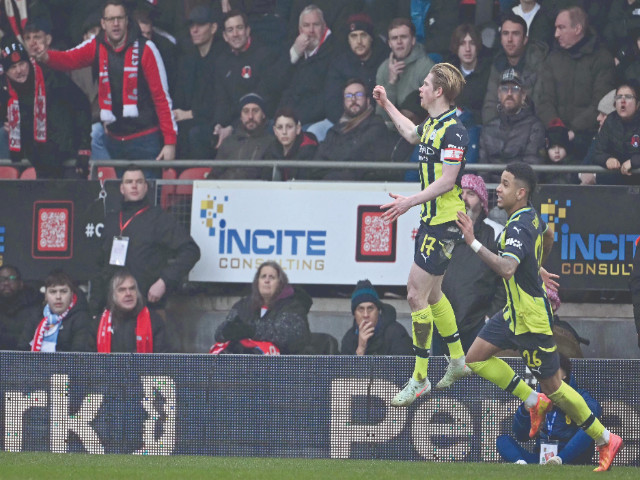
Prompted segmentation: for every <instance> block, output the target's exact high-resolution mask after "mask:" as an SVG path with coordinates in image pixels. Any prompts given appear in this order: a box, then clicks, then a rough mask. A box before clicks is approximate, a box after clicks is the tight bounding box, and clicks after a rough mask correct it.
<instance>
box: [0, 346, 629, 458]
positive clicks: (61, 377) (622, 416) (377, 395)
mask: <svg viewBox="0 0 640 480" xmlns="http://www.w3.org/2000/svg"><path fill="white" fill-rule="evenodd" d="M507 360H508V362H509V363H510V364H511V365H512V366H513V367H514V369H515V370H516V372H517V373H519V374H520V375H525V371H524V366H523V364H522V363H521V361H520V360H518V359H507ZM573 366H574V374H575V376H576V378H577V380H578V384H579V385H580V386H581V387H583V388H585V389H587V390H588V391H589V392H590V393H591V394H592V395H593V396H594V397H595V398H596V399H597V400H599V401H600V402H601V404H602V407H603V422H604V423H605V424H606V425H607V426H608V427H609V428H610V429H611V430H612V431H614V432H616V433H618V434H620V435H621V436H622V437H623V439H624V441H625V445H626V448H625V449H623V450H622V451H621V453H620V454H619V455H618V456H617V457H616V464H619V465H632V466H640V411H639V410H638V405H639V400H640V388H639V387H640V380H639V378H638V375H637V372H638V368H639V367H640V361H638V360H574V364H573ZM445 367H446V361H445V359H444V358H443V357H435V358H433V359H431V361H430V364H429V368H430V370H429V372H430V374H429V376H430V378H431V379H432V380H437V379H438V378H440V377H441V376H442V375H443V374H444V371H445ZM412 368H413V359H412V358H410V357H322V356H320V357H316V356H253V355H247V356H236V355H229V356H225V355H221V356H210V355H144V354H143V355H139V354H112V355H100V354H62V353H27V352H0V371H2V376H1V377H0V393H1V397H0V412H1V415H0V438H1V439H2V440H0V447H1V448H2V449H3V450H4V451H8V452H20V451H51V452H60V453H63V452H82V453H90V454H140V455H221V456H260V457H304V458H351V459H383V460H412V461H438V462H454V461H458V462H459V461H465V462H480V461H482V462H498V461H500V459H499V456H498V454H497V452H496V448H495V440H496V437H497V436H498V435H499V434H502V433H508V432H509V431H510V428H511V419H512V416H513V414H514V412H515V409H516V408H517V406H518V402H519V401H518V400H517V399H514V398H513V397H512V396H510V395H509V394H507V393H505V392H503V391H502V390H499V389H498V388H497V387H495V386H493V385H491V384H490V383H488V382H487V381H485V380H483V379H481V378H479V377H477V376H473V377H471V378H468V379H464V380H461V381H459V382H458V383H456V384H454V386H453V387H452V388H451V389H450V390H447V391H444V392H434V393H433V394H432V395H430V396H428V397H427V398H425V399H420V400H419V401H418V402H416V403H415V404H414V405H412V406H410V407H409V408H401V409H394V408H391V407H389V403H388V402H389V399H390V398H391V397H392V396H393V395H394V394H395V393H396V392H397V390H398V388H400V387H401V386H402V384H403V383H404V382H405V381H406V379H407V378H408V376H409V375H410V373H411V371H412Z"/></svg>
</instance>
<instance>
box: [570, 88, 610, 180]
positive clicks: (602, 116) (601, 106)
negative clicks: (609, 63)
mask: <svg viewBox="0 0 640 480" xmlns="http://www.w3.org/2000/svg"><path fill="white" fill-rule="evenodd" d="M615 95H616V90H615V88H614V89H613V90H610V91H609V92H608V93H607V94H606V95H605V96H604V97H602V99H601V100H600V102H599V103H598V116H597V117H596V121H597V122H598V132H600V130H601V129H602V125H604V121H605V120H606V119H607V117H608V116H609V115H611V114H612V113H613V112H615V111H616V107H615V98H614V97H615ZM597 137H598V135H597V134H596V135H594V136H593V138H592V139H591V145H589V150H588V151H587V155H586V156H585V158H584V161H583V162H582V163H583V164H584V165H593V164H594V163H593V155H594V154H595V147H596V138H597ZM578 177H579V178H580V185H595V184H596V174H595V173H579V174H578ZM608 177H609V178H611V179H615V176H614V175H607V174H605V175H600V183H603V184H607V183H610V182H609V181H608V180H607V178H608Z"/></svg>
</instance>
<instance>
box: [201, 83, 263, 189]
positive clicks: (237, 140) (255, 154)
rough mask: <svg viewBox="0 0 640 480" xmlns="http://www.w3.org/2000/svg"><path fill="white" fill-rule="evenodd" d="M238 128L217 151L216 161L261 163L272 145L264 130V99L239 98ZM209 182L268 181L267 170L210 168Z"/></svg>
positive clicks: (255, 97)
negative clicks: (219, 180) (210, 180)
mask: <svg viewBox="0 0 640 480" xmlns="http://www.w3.org/2000/svg"><path fill="white" fill-rule="evenodd" d="M239 106H240V125H239V126H238V128H236V129H235V131H234V132H233V133H232V134H231V135H230V136H229V137H227V138H225V139H224V141H223V142H222V145H221V146H220V148H219V149H218V154H217V156H216V158H217V159H219V160H262V159H263V158H264V155H265V152H266V151H267V149H268V148H269V146H270V145H271V143H272V142H273V135H272V132H271V131H270V129H268V128H267V116H266V113H265V102H264V99H263V98H262V97H261V96H260V95H258V94H257V93H247V94H246V95H244V96H243V97H242V98H240V103H239ZM209 178H221V179H225V180H235V179H243V180H255V179H262V180H268V179H269V178H271V169H270V168H258V167H251V168H241V167H227V168H219V167H213V168H212V169H211V173H210V174H209Z"/></svg>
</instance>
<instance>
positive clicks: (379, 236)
mask: <svg viewBox="0 0 640 480" xmlns="http://www.w3.org/2000/svg"><path fill="white" fill-rule="evenodd" d="M418 188H419V186H418V184H417V183H347V182H345V183H326V182H315V183H314V182H247V181H215V180H205V181H196V182H194V184H193V200H192V204H191V235H192V236H193V238H194V239H195V241H196V242H197V244H198V245H199V246H200V250H201V258H200V261H199V262H198V263H197V264H196V265H195V267H194V268H193V270H192V271H191V273H190V275H189V280H191V281H202V282H240V283H243V282H251V280H252V279H253V275H254V273H255V271H256V269H257V267H258V266H259V265H260V264H262V263H263V262H265V261H267V260H275V261H277V262H278V263H280V264H281V265H282V267H283V269H284V270H285V271H286V272H287V275H288V276H289V280H290V281H291V282H292V283H296V284H338V285H341V284H342V285H350V284H355V283H356V282H357V281H358V280H361V279H363V278H368V279H370V280H371V281H372V282H373V284H374V285H375V284H379V285H405V284H406V281H407V276H408V274H409V268H410V266H411V262H412V261H413V251H414V238H415V234H416V232H417V228H418V226H419V213H420V210H419V207H414V208H413V209H411V210H410V211H408V212H407V213H405V214H404V215H403V216H402V217H400V219H399V220H398V221H397V222H396V223H397V225H396V223H394V224H385V223H384V222H383V221H382V219H381V217H380V215H381V211H380V208H379V207H380V205H384V204H385V203H388V202H389V201H391V198H390V197H389V193H390V192H392V193H397V194H401V195H412V194H414V193H416V192H417V191H418Z"/></svg>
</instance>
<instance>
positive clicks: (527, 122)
mask: <svg viewBox="0 0 640 480" xmlns="http://www.w3.org/2000/svg"><path fill="white" fill-rule="evenodd" d="M497 90H498V114H499V117H498V118H495V119H493V120H491V121H490V122H489V123H487V124H486V125H485V126H484V128H483V129H482V134H481V135H480V163H495V164H504V165H506V164H508V163H510V162H513V161H515V160H520V161H523V162H525V163H528V164H538V163H542V157H541V155H540V151H541V150H543V149H544V145H545V143H544V140H545V136H544V135H545V130H544V125H543V124H542V122H541V121H540V120H539V119H538V117H536V116H535V115H534V114H533V112H532V110H531V107H530V105H529V103H528V101H527V100H528V92H527V90H526V89H525V87H524V82H523V80H522V77H521V75H520V74H519V73H518V71H517V70H516V69H514V68H509V69H507V70H505V71H504V72H503V73H502V78H501V80H500V84H499V85H498V88H497ZM500 173H501V172H487V173H485V174H484V175H483V177H484V179H485V181H486V182H487V183H499V182H500Z"/></svg>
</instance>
